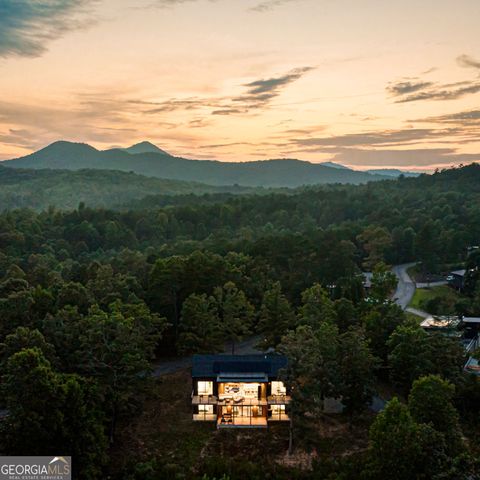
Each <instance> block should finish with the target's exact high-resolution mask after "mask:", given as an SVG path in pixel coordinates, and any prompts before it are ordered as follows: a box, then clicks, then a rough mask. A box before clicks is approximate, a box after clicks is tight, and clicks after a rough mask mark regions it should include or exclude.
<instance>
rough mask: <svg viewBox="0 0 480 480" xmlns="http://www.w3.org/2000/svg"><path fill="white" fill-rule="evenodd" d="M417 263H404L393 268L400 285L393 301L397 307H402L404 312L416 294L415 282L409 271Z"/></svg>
mask: <svg viewBox="0 0 480 480" xmlns="http://www.w3.org/2000/svg"><path fill="white" fill-rule="evenodd" d="M414 265H415V263H404V264H402V265H395V266H394V267H393V268H392V271H393V273H394V274H395V275H396V276H397V279H398V284H397V289H396V290H395V293H394V294H393V300H394V301H395V303H396V304H397V305H400V307H402V309H403V310H406V309H407V307H408V305H409V303H410V302H411V300H412V298H413V294H414V293H415V288H416V286H415V282H414V281H413V280H412V279H411V278H410V275H409V274H408V272H407V269H409V268H410V267H413V266H414Z"/></svg>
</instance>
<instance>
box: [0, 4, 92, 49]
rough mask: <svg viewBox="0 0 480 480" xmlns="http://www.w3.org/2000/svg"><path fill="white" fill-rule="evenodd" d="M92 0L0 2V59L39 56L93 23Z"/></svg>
mask: <svg viewBox="0 0 480 480" xmlns="http://www.w3.org/2000/svg"><path fill="white" fill-rule="evenodd" d="M93 3H94V0H14V1H1V2H0V57H11V56H23V57H38V56H40V55H42V54H43V53H44V52H45V51H46V50H47V45H48V44H49V43H50V42H51V41H53V40H56V39H58V38H60V37H63V36H64V35H65V34H66V33H67V32H70V31H72V30H78V29H83V28H86V27H88V26H90V25H91V24H92V22H94V20H93V19H92V18H91V16H89V15H87V7H88V6H91V5H92V4H93Z"/></svg>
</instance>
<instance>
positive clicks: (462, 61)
mask: <svg viewBox="0 0 480 480" xmlns="http://www.w3.org/2000/svg"><path fill="white" fill-rule="evenodd" d="M457 63H458V65H460V66H461V67H464V68H476V69H479V70H480V60H476V59H474V58H473V57H471V56H470V55H460V56H459V57H457Z"/></svg>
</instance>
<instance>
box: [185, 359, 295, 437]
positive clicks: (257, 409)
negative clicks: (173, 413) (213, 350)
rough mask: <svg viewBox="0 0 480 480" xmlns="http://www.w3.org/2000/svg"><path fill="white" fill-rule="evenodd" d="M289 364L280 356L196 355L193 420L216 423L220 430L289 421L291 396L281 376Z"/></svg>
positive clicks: (193, 370)
mask: <svg viewBox="0 0 480 480" xmlns="http://www.w3.org/2000/svg"><path fill="white" fill-rule="evenodd" d="M286 364H287V359H286V357H284V356H282V355H276V354H266V355H194V356H193V361H192V382H193V389H192V407H193V420H194V421H210V422H215V423H216V425H217V428H238V427H240V428H241V427H244V428H265V427H267V425H268V424H269V423H270V422H279V421H288V420H289V418H288V414H287V412H286V407H287V405H288V403H289V402H290V396H289V395H288V392H287V389H286V388H285V386H284V384H283V382H282V381H281V380H280V379H279V376H278V375H279V371H280V370H281V369H282V368H284V367H285V366H286Z"/></svg>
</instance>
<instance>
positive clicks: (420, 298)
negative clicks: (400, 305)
mask: <svg viewBox="0 0 480 480" xmlns="http://www.w3.org/2000/svg"><path fill="white" fill-rule="evenodd" d="M436 297H445V298H449V299H452V300H454V301H455V300H456V299H457V298H458V294H457V292H455V290H453V289H451V288H450V287H449V286H447V285H440V286H438V287H432V288H417V289H416V290H415V294H414V295H413V298H412V301H411V302H410V305H409V306H410V307H413V308H417V309H419V310H422V309H423V308H422V303H423V302H426V301H428V300H431V299H432V298H436Z"/></svg>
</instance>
